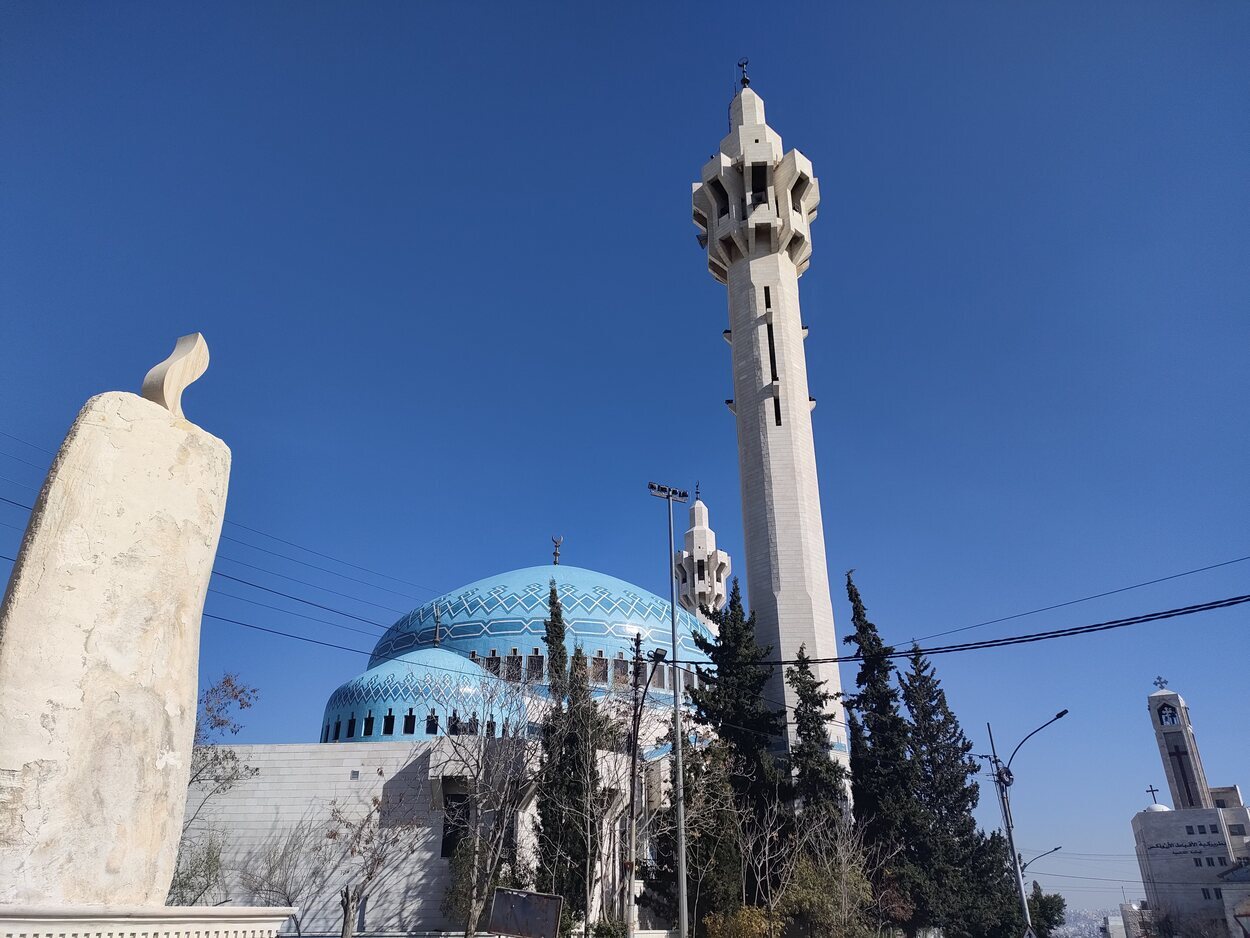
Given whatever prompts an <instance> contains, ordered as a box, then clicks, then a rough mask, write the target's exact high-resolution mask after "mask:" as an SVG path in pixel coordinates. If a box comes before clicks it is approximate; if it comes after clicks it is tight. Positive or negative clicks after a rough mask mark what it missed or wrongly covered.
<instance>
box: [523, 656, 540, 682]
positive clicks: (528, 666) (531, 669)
mask: <svg viewBox="0 0 1250 938" xmlns="http://www.w3.org/2000/svg"><path fill="white" fill-rule="evenodd" d="M543 664H544V658H543V656H542V655H540V654H539V653H538V649H537V648H535V649H534V653H533V654H532V655H530V656H529V657H528V658H526V659H525V680H527V681H533V682H534V683H540V682H541V681H542V679H543Z"/></svg>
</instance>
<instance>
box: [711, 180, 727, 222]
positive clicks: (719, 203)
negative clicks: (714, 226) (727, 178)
mask: <svg viewBox="0 0 1250 938" xmlns="http://www.w3.org/2000/svg"><path fill="white" fill-rule="evenodd" d="M707 188H708V191H709V192H710V193H712V201H713V202H714V203H715V206H716V217H717V218H718V219H720V218H724V217H725V216H726V215H728V214H729V193H728V192H726V191H725V184H724V183H723V182H721V181H720V180H719V179H713V180H712V181H711V182H710V183H709V184H708V187H707Z"/></svg>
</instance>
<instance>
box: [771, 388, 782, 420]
mask: <svg viewBox="0 0 1250 938" xmlns="http://www.w3.org/2000/svg"><path fill="white" fill-rule="evenodd" d="M773 419H774V420H775V421H777V426H781V392H780V391H778V392H777V393H776V394H774V395H773Z"/></svg>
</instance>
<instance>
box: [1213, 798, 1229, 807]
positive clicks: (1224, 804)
mask: <svg viewBox="0 0 1250 938" xmlns="http://www.w3.org/2000/svg"><path fill="white" fill-rule="evenodd" d="M1215 806H1216V807H1217V808H1227V807H1228V802H1227V801H1225V800H1224V799H1223V798H1216V799H1215Z"/></svg>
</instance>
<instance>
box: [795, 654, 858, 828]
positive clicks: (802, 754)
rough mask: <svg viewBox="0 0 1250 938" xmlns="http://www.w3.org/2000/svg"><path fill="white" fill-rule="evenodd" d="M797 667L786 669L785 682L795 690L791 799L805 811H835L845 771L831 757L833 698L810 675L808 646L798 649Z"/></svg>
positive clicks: (843, 796)
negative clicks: (798, 802) (830, 733)
mask: <svg viewBox="0 0 1250 938" xmlns="http://www.w3.org/2000/svg"><path fill="white" fill-rule="evenodd" d="M795 660H796V662H797V663H796V664H795V665H794V666H793V667H790V668H787V669H786V682H787V683H788V684H789V685H790V686H791V687H792V688H794V693H795V696H796V698H797V699H798V702H797V703H796V704H795V707H794V729H795V740H794V744H793V745H792V746H791V748H790V769H791V773H792V775H793V783H794V795H795V797H796V798H798V799H801V801H802V805H803V809H804V810H805V811H812V810H816V811H826V810H827V811H838V812H840V811H841V810H842V805H843V804H845V802H846V791H845V785H846V771H845V770H844V769H843V767H842V763H840V762H837V761H836V760H834V759H833V758H831V757H830V755H829V753H830V744H829V727H828V724H829V722H830V721H831V720H832V719H833V715H832V714H831V713H829V712H828V705H829V702H830V701H831V700H833V699H834V695H833V694H830V693H827V692H826V691H825V689H824V687H825V682H824V681H818V680H816V675H815V674H813V673H812V665H811V659H810V658H808V656H807V646H806V645H801V646H799V653H798V655H797V657H796V659H795Z"/></svg>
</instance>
